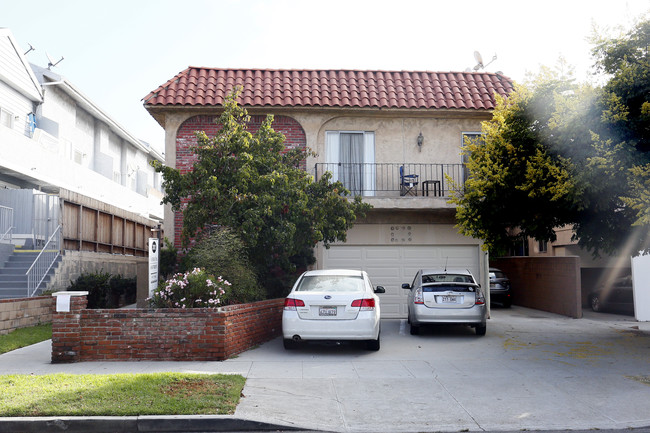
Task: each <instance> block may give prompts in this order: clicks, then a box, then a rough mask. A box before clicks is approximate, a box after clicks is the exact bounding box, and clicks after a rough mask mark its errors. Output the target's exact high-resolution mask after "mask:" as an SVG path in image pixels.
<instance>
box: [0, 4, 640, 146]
mask: <svg viewBox="0 0 650 433" xmlns="http://www.w3.org/2000/svg"><path fill="white" fill-rule="evenodd" d="M649 14H650V1H649V0H544V1H539V0H536V1H533V0H527V1H526V0H492V1H485V0H480V1H479V0H450V1H444V2H443V1H439V0H319V1H317V0H183V1H178V0H128V1H127V0H58V1H52V0H30V1H29V2H19V1H16V0H0V27H6V28H9V29H10V30H11V31H12V33H13V35H14V38H15V39H16V41H17V42H18V44H19V45H20V46H21V47H22V48H23V52H26V51H27V50H28V49H29V47H30V44H31V46H33V47H34V48H35V50H34V51H31V52H30V53H28V54H27V56H26V57H27V60H28V61H29V62H31V63H35V64H37V65H39V66H43V67H47V66H48V57H47V55H49V57H50V58H51V59H52V60H54V61H57V60H59V59H60V58H61V57H63V60H62V61H61V62H60V63H58V64H57V65H56V66H54V67H53V68H52V70H53V71H54V72H56V73H58V74H59V75H62V76H64V77H65V78H66V79H68V80H69V81H70V82H71V83H72V84H73V85H74V86H75V87H76V88H77V89H79V90H80V91H81V92H82V93H83V94H85V95H86V96H87V97H88V98H90V99H91V100H92V101H93V102H94V103H95V104H96V105H97V106H98V107H100V108H101V109H102V110H103V111H104V112H106V113H107V114H108V115H109V116H111V117H112V118H113V119H114V120H115V121H117V123H119V124H120V125H122V126H123V127H124V128H126V129H127V130H128V131H130V132H131V133H132V134H133V135H134V136H136V137H138V138H139V139H141V140H144V141H146V142H148V143H149V144H151V145H152V146H154V147H155V148H156V149H159V150H160V151H161V152H162V150H163V148H164V131H163V129H162V127H161V126H160V125H158V123H157V122H156V121H155V120H154V119H153V118H152V117H151V116H150V115H149V113H148V112H147V111H146V110H145V109H144V107H143V100H142V99H143V98H144V97H145V96H146V95H147V94H148V93H149V92H150V91H152V90H155V89H156V88H157V87H158V86H160V85H161V84H163V83H165V82H166V81H167V80H169V79H170V78H172V77H173V76H174V75H176V74H177V73H179V72H181V71H183V70H184V69H186V68H187V67H188V66H204V67H218V68H260V69H269V68H282V69H356V70H369V69H372V70H409V71H464V70H466V69H467V68H473V67H474V66H475V65H476V61H475V57H474V52H475V51H478V52H479V53H480V54H481V56H482V58H483V63H484V65H485V68H484V70H485V71H487V72H496V71H501V72H503V73H504V74H505V75H506V76H509V77H511V78H512V79H514V80H515V81H519V82H522V81H524V80H525V78H526V76H527V74H531V73H532V74H534V73H536V72H538V71H539V69H540V66H549V67H554V66H556V65H557V64H558V59H559V58H560V57H563V58H564V59H565V60H566V62H567V63H568V64H569V65H571V66H572V67H574V68H575V74H576V78H577V79H578V80H580V81H588V80H590V77H591V76H590V75H589V72H590V67H591V64H592V60H591V56H590V50H591V44H590V42H589V38H590V36H592V35H593V34H594V33H593V32H594V29H598V31H599V32H600V33H604V34H609V35H617V34H618V33H620V31H621V30H620V29H624V30H629V29H630V28H631V27H632V26H633V24H634V22H635V20H638V19H640V18H642V17H646V18H650V15H649ZM495 57H496V59H495V60H494V61H492V60H493V59H494V58H495ZM490 62H491V63H490ZM488 63H489V64H488Z"/></svg>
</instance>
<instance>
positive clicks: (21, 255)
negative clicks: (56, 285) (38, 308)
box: [0, 249, 61, 299]
mask: <svg viewBox="0 0 650 433" xmlns="http://www.w3.org/2000/svg"><path fill="white" fill-rule="evenodd" d="M39 252H40V251H33V250H27V251H21V250H20V249H15V250H14V252H13V253H12V254H11V255H10V256H9V257H8V258H7V260H6V261H5V262H4V264H2V263H0V299H11V298H26V297H28V296H29V295H30V293H28V288H27V275H25V274H26V273H27V270H28V269H29V267H30V266H31V265H32V263H34V260H35V259H36V257H37V256H38V254H39ZM60 261H61V256H59V258H58V259H57V260H56V261H55V262H54V264H53V265H52V267H51V268H50V270H49V272H48V273H47V275H46V276H45V279H44V280H43V282H42V283H41V285H40V287H39V288H38V290H37V291H36V293H35V294H34V296H37V295H39V294H41V293H42V292H43V291H44V290H47V283H48V282H49V280H50V279H51V278H52V275H54V272H55V270H56V268H57V267H58V265H59V262H60Z"/></svg>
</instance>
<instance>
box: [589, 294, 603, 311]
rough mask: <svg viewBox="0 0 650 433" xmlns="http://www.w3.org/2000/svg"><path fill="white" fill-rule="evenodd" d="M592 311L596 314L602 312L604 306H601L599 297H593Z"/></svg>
mask: <svg viewBox="0 0 650 433" xmlns="http://www.w3.org/2000/svg"><path fill="white" fill-rule="evenodd" d="M591 309H592V310H594V311H595V312H599V311H600V310H602V306H601V305H600V299H599V298H598V295H594V296H592V297H591Z"/></svg>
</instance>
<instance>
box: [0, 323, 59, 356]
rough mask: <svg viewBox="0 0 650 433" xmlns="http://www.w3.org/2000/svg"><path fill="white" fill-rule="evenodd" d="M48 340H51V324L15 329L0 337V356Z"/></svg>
mask: <svg viewBox="0 0 650 433" xmlns="http://www.w3.org/2000/svg"><path fill="white" fill-rule="evenodd" d="M50 338H52V324H51V323H47V324H44V325H36V326H31V327H29V328H21V329H16V330H15V331H12V332H10V333H9V334H3V335H0V354H2V353H6V352H9V351H11V350H16V349H20V348H21V347H25V346H29V345H30V344H35V343H40V342H41V341H45V340H49V339H50Z"/></svg>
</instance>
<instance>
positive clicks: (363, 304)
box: [352, 298, 375, 311]
mask: <svg viewBox="0 0 650 433" xmlns="http://www.w3.org/2000/svg"><path fill="white" fill-rule="evenodd" d="M352 306H353V307H360V308H361V311H367V310H374V309H375V300H374V299H373V298H368V299H355V300H354V301H352Z"/></svg>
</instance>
